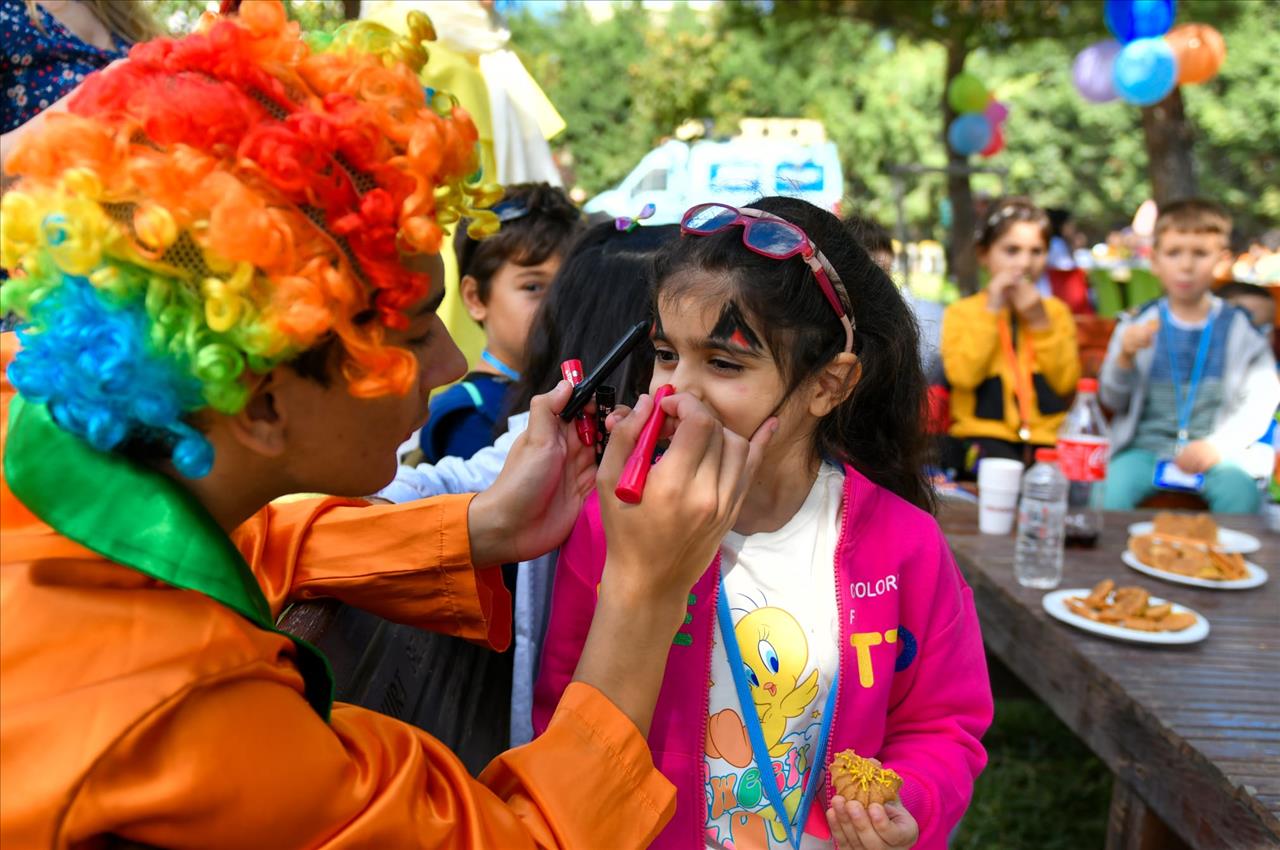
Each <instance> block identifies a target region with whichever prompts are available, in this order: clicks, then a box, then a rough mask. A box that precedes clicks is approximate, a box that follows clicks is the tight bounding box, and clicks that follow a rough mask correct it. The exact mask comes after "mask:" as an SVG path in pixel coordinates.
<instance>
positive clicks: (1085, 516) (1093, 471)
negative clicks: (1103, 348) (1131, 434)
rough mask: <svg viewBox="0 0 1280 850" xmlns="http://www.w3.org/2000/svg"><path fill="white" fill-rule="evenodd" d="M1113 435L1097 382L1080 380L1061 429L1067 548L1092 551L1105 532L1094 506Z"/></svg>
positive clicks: (1090, 379) (1059, 454)
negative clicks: (1097, 487)
mask: <svg viewBox="0 0 1280 850" xmlns="http://www.w3.org/2000/svg"><path fill="white" fill-rule="evenodd" d="M1110 451H1111V432H1110V431H1109V430H1108V428H1107V420H1106V418H1105V417H1104V416H1103V415H1102V408H1101V407H1099V406H1098V381H1097V380H1096V379H1095V378H1081V379H1080V383H1078V384H1077V385H1076V400H1075V403H1074V404H1072V405H1071V410H1069V411H1068V412H1067V418H1066V419H1065V420H1063V422H1062V427H1061V428H1059V429H1058V465H1059V466H1061V467H1062V473H1063V475H1065V476H1066V477H1067V481H1069V482H1070V484H1071V486H1070V488H1069V489H1068V491H1067V545H1068V546H1080V547H1083V548H1092V547H1093V546H1095V545H1097V542H1098V535H1100V534H1101V533H1102V511H1100V510H1098V509H1097V508H1095V507H1094V506H1093V501H1094V495H1093V489H1094V487H1095V486H1101V484H1100V483H1099V482H1101V481H1102V480H1103V479H1105V478H1106V477H1107V455H1108V453H1109V452H1110Z"/></svg>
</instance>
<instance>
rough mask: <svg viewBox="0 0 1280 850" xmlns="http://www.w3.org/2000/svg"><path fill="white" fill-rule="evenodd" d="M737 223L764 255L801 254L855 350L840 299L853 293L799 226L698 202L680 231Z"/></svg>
mask: <svg viewBox="0 0 1280 850" xmlns="http://www.w3.org/2000/svg"><path fill="white" fill-rule="evenodd" d="M734 226H741V227H742V244H743V245H745V246H747V248H748V249H750V250H751V251H753V252H754V253H756V254H759V255H760V256H762V257H768V258H769V259H771V260H789V259H791V258H792V257H800V258H802V259H803V260H804V261H805V264H807V265H808V266H809V269H810V271H812V272H813V277H814V279H815V280H817V281H818V286H819V287H820V288H821V289H822V294H823V295H824V296H825V297H826V299H827V303H828V304H830V305H831V309H832V310H834V311H835V313H836V318H838V319H839V320H840V324H841V325H842V326H843V327H844V350H845V351H846V352H851V351H853V321H852V318H851V317H850V315H849V312H848V311H847V310H845V308H844V301H843V300H842V299H841V298H840V295H844V297H845V299H848V297H849V293H848V292H846V291H845V288H844V283H843V282H842V281H841V280H840V275H838V274H836V270H835V269H834V268H832V267H831V263H829V262H828V261H827V258H826V257H825V256H823V254H822V252H821V251H819V250H818V246H817V245H815V244H813V240H812V239H810V238H809V234H807V233H805V232H804V231H803V230H802V229H801V228H800V227H799V226H798V225H795V224H792V223H791V222H789V221H787V220H786V219H784V218H779V217H778V216H776V215H773V214H772V213H767V212H765V211H764V210H754V209H749V208H746V209H739V208H738V207H731V206H729V205H728V204H698V205H697V206H694V207H690V208H689V209H688V210H686V211H685V214H684V216H682V217H681V219H680V233H681V234H693V235H694V236H711V235H712V234H714V233H719V232H720V231H722V230H727V229H728V228H730V227H734Z"/></svg>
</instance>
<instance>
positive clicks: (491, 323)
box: [421, 183, 582, 463]
mask: <svg viewBox="0 0 1280 850" xmlns="http://www.w3.org/2000/svg"><path fill="white" fill-rule="evenodd" d="M493 212H494V213H495V214H496V215H497V216H498V220H499V221H500V222H501V223H502V229H501V230H500V231H498V234H497V235H496V236H494V237H491V238H488V239H485V240H482V241H477V240H475V239H472V238H471V237H470V236H468V235H467V229H466V228H465V227H459V228H458V233H457V235H456V236H455V237H454V250H455V252H456V253H457V257H458V286H459V289H460V292H461V296H462V302H463V303H464V304H465V305H466V307H467V312H468V313H469V314H470V316H471V318H472V319H474V320H475V321H476V322H477V323H479V325H480V326H481V327H482V328H483V329H484V333H485V349H484V352H483V353H482V354H481V362H479V363H477V364H475V366H474V367H473V368H472V370H471V372H470V373H468V374H467V376H466V377H465V378H463V380H462V381H461V382H460V383H458V384H456V385H454V386H452V387H450V388H449V389H447V390H445V391H444V392H442V393H440V395H438V396H436V397H435V398H434V399H433V400H432V402H431V418H430V419H429V420H427V424H426V427H424V428H423V429H422V435H421V447H422V451H423V454H424V455H425V456H426V458H427V460H429V461H431V462H433V463H434V462H436V461H438V460H440V459H441V458H443V457H446V456H454V457H460V458H464V459H465V458H469V457H471V456H472V455H473V454H475V453H476V451H477V450H478V449H481V448H483V447H484V446H488V445H491V444H492V443H493V438H494V426H495V424H496V423H497V422H498V420H499V418H500V417H501V414H502V412H503V411H504V410H505V409H506V395H507V391H508V390H509V389H510V388H511V385H512V383H513V382H515V381H517V380H519V378H520V371H521V370H522V369H523V368H524V361H525V340H526V338H527V337H528V335H529V325H530V324H531V323H532V322H533V315H534V313H536V312H537V310H538V305H539V304H541V303H542V299H543V298H544V297H546V294H547V289H548V288H549V287H550V285H551V280H552V278H554V277H555V274H556V272H557V271H558V270H559V268H560V262H561V260H562V259H563V257H564V254H565V252H566V251H567V250H568V249H569V246H570V245H571V244H572V242H573V240H574V239H575V238H577V236H578V234H579V233H580V232H581V230H582V216H581V213H580V212H579V211H578V208H577V207H576V206H574V204H573V201H571V200H569V196H568V195H566V194H565V193H564V191H563V190H561V189H558V188H556V187H554V186H551V185H549V184H546V183H524V184H520V185H516V186H510V187H508V188H507V191H506V193H505V194H504V195H503V196H502V200H501V201H499V202H498V203H496V204H495V205H494V206H493Z"/></svg>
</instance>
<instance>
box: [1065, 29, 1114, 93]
mask: <svg viewBox="0 0 1280 850" xmlns="http://www.w3.org/2000/svg"><path fill="white" fill-rule="evenodd" d="M1119 53H1120V42H1118V41H1116V40H1115V39H1110V38H1109V39H1107V40H1106V41H1099V42H1098V43H1097V44H1091V45H1089V46H1088V47H1086V48H1085V49H1084V50H1081V51H1080V52H1079V53H1078V54H1076V61H1075V62H1074V63H1073V64H1072V66H1071V77H1072V79H1074V80H1075V83H1076V91H1078V92H1080V96H1081V97H1083V98H1084V99H1085V100H1087V101H1090V102H1092V103H1106V102H1107V101H1108V100H1115V99H1116V98H1117V97H1119V95H1118V94H1117V93H1116V85H1115V65H1116V56H1118V55H1119Z"/></svg>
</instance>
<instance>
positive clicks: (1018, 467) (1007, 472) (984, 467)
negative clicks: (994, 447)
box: [978, 457, 1024, 494]
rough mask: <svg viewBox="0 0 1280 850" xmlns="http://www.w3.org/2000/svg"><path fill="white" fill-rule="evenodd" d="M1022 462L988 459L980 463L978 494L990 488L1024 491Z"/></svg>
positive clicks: (995, 458)
mask: <svg viewBox="0 0 1280 850" xmlns="http://www.w3.org/2000/svg"><path fill="white" fill-rule="evenodd" d="M1023 469H1024V467H1023V466H1022V462H1021V461H1017V460H1007V459H1005V458H1002V457H987V458H983V459H982V460H980V461H978V493H979V494H981V493H982V491H983V490H985V489H987V488H988V487H990V488H991V489H993V490H1020V489H1022V472H1023Z"/></svg>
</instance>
